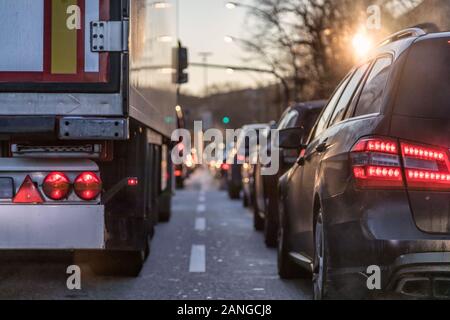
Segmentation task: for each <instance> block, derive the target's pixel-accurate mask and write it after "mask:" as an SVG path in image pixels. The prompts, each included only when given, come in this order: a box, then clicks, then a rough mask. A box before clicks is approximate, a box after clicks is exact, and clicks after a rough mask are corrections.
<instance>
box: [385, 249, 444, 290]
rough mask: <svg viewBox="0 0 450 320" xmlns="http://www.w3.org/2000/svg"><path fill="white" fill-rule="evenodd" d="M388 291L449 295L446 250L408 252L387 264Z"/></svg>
mask: <svg viewBox="0 0 450 320" xmlns="http://www.w3.org/2000/svg"><path fill="white" fill-rule="evenodd" d="M387 290H388V291H394V292H397V293H399V294H401V295H406V296H410V297H415V298H441V299H449V298H450V252H423V253H411V254H405V255H402V256H400V257H398V258H397V259H396V260H395V262H394V264H393V265H392V266H391V270H390V279H389V282H388V287H387Z"/></svg>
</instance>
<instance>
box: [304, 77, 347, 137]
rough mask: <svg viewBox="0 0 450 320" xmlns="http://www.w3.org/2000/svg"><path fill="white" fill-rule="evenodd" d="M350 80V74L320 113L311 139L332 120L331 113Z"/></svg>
mask: <svg viewBox="0 0 450 320" xmlns="http://www.w3.org/2000/svg"><path fill="white" fill-rule="evenodd" d="M349 80H350V76H347V78H346V79H345V80H344V81H343V82H342V83H341V85H340V86H339V87H338V88H337V89H336V91H335V92H334V94H333V97H332V98H331V99H330V101H329V102H328V104H327V106H326V107H325V109H324V110H323V112H322V114H321V115H320V117H319V120H318V121H317V124H316V127H315V128H314V133H313V134H312V136H311V139H310V140H314V139H315V138H316V137H317V136H319V135H320V134H321V133H322V132H323V131H324V129H325V128H326V125H327V123H328V120H330V117H331V114H332V113H333V111H334V108H335V107H336V104H337V103H338V101H339V98H340V97H341V95H342V92H343V91H344V89H345V87H346V86H347V84H348V82H349Z"/></svg>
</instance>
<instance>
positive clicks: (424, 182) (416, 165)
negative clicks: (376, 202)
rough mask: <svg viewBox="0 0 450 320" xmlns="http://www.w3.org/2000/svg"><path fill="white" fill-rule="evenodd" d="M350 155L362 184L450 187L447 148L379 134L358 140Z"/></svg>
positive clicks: (356, 177) (430, 188)
mask: <svg viewBox="0 0 450 320" xmlns="http://www.w3.org/2000/svg"><path fill="white" fill-rule="evenodd" d="M400 151H401V152H400ZM350 156H351V159H352V171H353V176H354V178H355V180H356V185H357V187H359V188H403V187H405V186H406V187H407V188H408V189H416V190H417V189H418V190H433V189H437V190H444V191H450V161H449V157H448V152H447V151H446V150H445V149H443V148H437V147H430V146H424V145H420V144H416V143H409V142H403V141H400V143H399V142H398V141H396V140H395V139H393V138H384V137H383V138H378V137H375V138H364V139H361V140H360V141H358V143H356V145H355V146H354V147H353V149H352V151H351V154H350Z"/></svg>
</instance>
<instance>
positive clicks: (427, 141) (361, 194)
mask: <svg viewBox="0 0 450 320" xmlns="http://www.w3.org/2000/svg"><path fill="white" fill-rule="evenodd" d="M449 101H450V32H447V33H435V34H426V33H425V32H424V31H423V30H421V29H417V28H414V29H408V30H404V31H402V32H399V33H397V34H395V35H393V36H392V37H390V38H389V39H387V40H386V41H384V42H383V45H382V46H380V47H378V48H377V49H376V50H374V52H373V54H372V55H371V56H370V58H368V59H367V60H366V61H364V62H363V63H361V64H359V65H358V66H356V68H354V69H353V70H352V71H351V72H350V73H349V74H348V75H347V76H346V77H345V78H344V80H343V81H342V82H341V84H340V85H339V86H338V87H337V89H336V91H335V93H334V94H333V96H332V98H331V100H330V101H329V102H328V104H327V106H326V107H325V109H324V111H323V113H322V114H321V116H320V118H319V120H318V122H317V124H316V126H315V127H314V129H313V131H312V133H311V136H310V138H309V139H308V140H307V141H305V142H303V143H305V146H303V145H302V144H303V143H298V147H302V148H303V151H302V156H301V157H300V158H299V159H298V161H297V163H296V164H295V165H294V167H293V168H292V169H290V170H289V171H288V173H286V174H285V175H284V176H283V177H282V178H281V179H280V216H281V221H280V229H279V245H278V270H279V274H280V276H281V277H282V278H291V277H296V276H304V277H311V273H312V274H313V276H312V279H313V288H314V297H315V298H316V299H323V298H365V297H370V295H371V293H372V292H374V291H371V290H369V288H368V287H367V276H369V275H372V274H374V273H376V272H377V270H378V272H379V273H378V275H379V282H380V286H381V291H377V293H378V294H380V292H381V293H383V292H389V293H390V292H394V293H397V294H401V295H406V296H410V297H415V298H417V297H422V298H447V299H448V298H449V297H450V214H449V213H450V151H449V148H450V104H449ZM299 139H300V138H298V139H297V140H298V141H299ZM285 143H287V144H289V145H291V144H292V141H287V140H286V141H281V138H280V145H283V144H285Z"/></svg>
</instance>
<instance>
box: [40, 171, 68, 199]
mask: <svg viewBox="0 0 450 320" xmlns="http://www.w3.org/2000/svg"><path fill="white" fill-rule="evenodd" d="M42 189H43V190H44V193H45V195H46V196H47V197H49V198H50V199H52V200H62V199H64V198H66V197H67V195H68V194H69V190H70V181H69V178H67V176H66V175H65V174H64V173H61V172H52V173H50V174H49V175H48V176H47V177H46V178H45V179H44V182H43V184H42Z"/></svg>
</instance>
